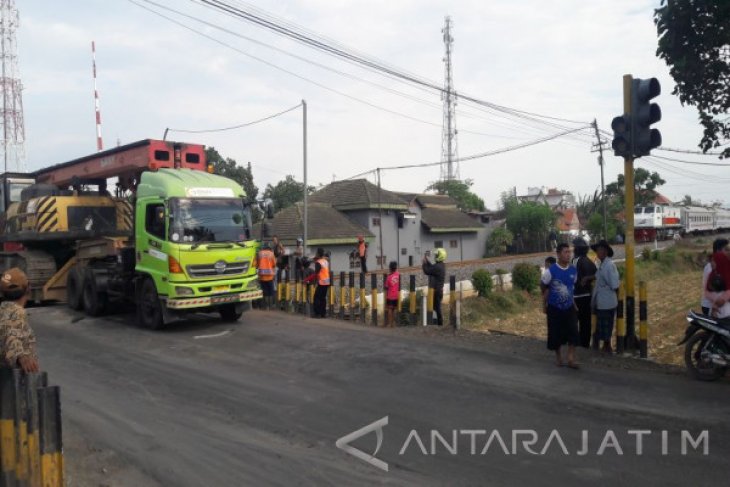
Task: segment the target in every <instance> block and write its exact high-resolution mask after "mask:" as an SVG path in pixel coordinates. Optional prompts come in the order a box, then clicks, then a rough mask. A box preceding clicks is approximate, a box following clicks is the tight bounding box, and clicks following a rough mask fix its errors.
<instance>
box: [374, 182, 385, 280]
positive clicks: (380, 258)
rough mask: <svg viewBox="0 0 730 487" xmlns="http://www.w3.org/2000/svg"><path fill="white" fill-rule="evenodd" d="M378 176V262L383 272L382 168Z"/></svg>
mask: <svg viewBox="0 0 730 487" xmlns="http://www.w3.org/2000/svg"><path fill="white" fill-rule="evenodd" d="M376 172H377V175H378V221H379V224H378V233H379V234H380V252H378V254H379V257H378V261H379V262H380V269H381V270H382V269H383V268H384V267H383V202H382V198H381V197H380V188H381V186H380V168H378V169H377V170H376Z"/></svg>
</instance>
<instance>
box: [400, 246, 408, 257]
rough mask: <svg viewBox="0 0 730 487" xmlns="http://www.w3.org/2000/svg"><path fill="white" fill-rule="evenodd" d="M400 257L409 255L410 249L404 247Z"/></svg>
mask: <svg viewBox="0 0 730 487" xmlns="http://www.w3.org/2000/svg"><path fill="white" fill-rule="evenodd" d="M400 255H408V249H407V248H405V247H403V248H402V249H400Z"/></svg>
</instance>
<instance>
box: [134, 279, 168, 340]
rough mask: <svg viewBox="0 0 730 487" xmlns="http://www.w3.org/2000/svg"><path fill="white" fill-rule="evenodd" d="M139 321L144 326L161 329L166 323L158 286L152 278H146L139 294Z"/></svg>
mask: <svg viewBox="0 0 730 487" xmlns="http://www.w3.org/2000/svg"><path fill="white" fill-rule="evenodd" d="M137 297H138V302H137V322H138V323H139V324H140V325H141V326H143V327H144V328H149V329H150V330H159V329H160V328H162V326H163V325H164V324H165V322H164V320H163V318H162V305H161V304H160V297H159V296H158V295H157V288H156V287H155V282H154V281H153V280H152V279H145V280H144V281H143V282H142V288H141V289H140V290H139V293H138V295H137Z"/></svg>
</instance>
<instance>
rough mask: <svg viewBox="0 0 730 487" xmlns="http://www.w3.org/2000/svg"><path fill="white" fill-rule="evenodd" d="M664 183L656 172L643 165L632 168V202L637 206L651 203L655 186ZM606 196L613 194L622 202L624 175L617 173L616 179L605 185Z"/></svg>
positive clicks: (654, 196)
mask: <svg viewBox="0 0 730 487" xmlns="http://www.w3.org/2000/svg"><path fill="white" fill-rule="evenodd" d="M664 183H666V181H665V180H663V179H662V177H661V176H660V175H659V173H657V172H649V171H647V170H646V169H644V168H643V167H638V168H635V169H634V203H635V204H636V205H637V206H647V205H651V204H652V203H653V201H654V199H655V198H656V197H657V194H658V193H657V192H656V191H655V190H656V188H658V187H659V186H661V185H663V184H664ZM606 196H609V197H611V196H615V197H617V198H616V199H617V200H618V202H619V203H620V205H621V206H623V204H624V175H623V174H619V175H618V178H617V179H616V181H614V182H612V183H610V184H608V185H607V186H606Z"/></svg>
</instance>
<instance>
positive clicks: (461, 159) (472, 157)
mask: <svg viewBox="0 0 730 487" xmlns="http://www.w3.org/2000/svg"><path fill="white" fill-rule="evenodd" d="M583 129H585V127H578V128H575V129H570V130H567V131H564V132H560V133H557V134H553V135H550V136H548V137H543V138H540V139H536V140H531V141H529V142H525V143H522V144H516V145H511V146H509V147H503V148H501V149H495V150H491V151H487V152H480V153H478V154H472V155H470V156H464V157H459V158H458V159H454V161H455V162H465V161H473V160H475V159H481V158H483V157H489V156H495V155H497V154H504V153H505V152H511V151H515V150H518V149H524V148H526V147H530V146H532V145H537V144H542V143H543V142H548V141H550V140H553V139H557V138H558V137H562V136H565V135H569V134H571V133H573V132H577V131H579V130H583ZM440 164H442V161H438V162H426V163H418V164H404V165H398V166H385V167H378V168H375V169H370V170H368V171H364V172H361V173H359V174H356V175H354V176H350V177H349V178H345V180H348V179H355V178H359V177H361V176H365V175H367V174H372V173H374V172H376V171H378V170H380V171H390V170H397V169H414V168H421V167H433V166H438V165H440Z"/></svg>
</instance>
